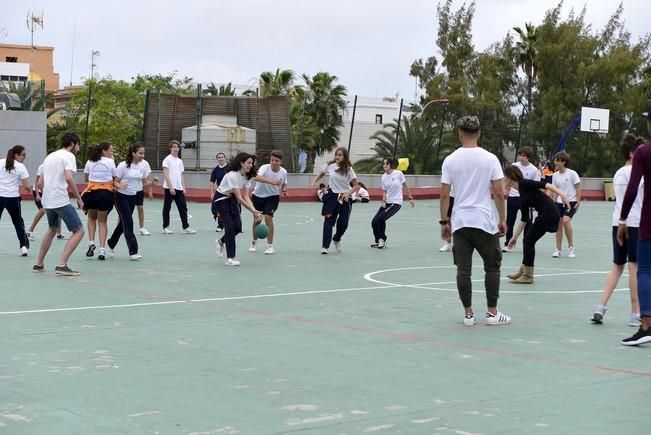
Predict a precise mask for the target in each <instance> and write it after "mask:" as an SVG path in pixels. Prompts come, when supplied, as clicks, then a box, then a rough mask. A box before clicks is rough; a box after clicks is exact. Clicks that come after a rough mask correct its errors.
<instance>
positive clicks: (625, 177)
mask: <svg viewBox="0 0 651 435" xmlns="http://www.w3.org/2000/svg"><path fill="white" fill-rule="evenodd" d="M642 144H644V139H642V138H639V137H636V136H634V135H632V134H627V135H626V136H624V138H623V139H622V142H621V143H620V145H619V147H620V150H621V152H622V156H623V157H624V159H625V160H626V164H625V165H624V166H622V167H621V168H619V169H618V170H617V172H615V176H614V177H613V189H614V190H615V209H614V210H613V220H612V235H613V237H612V238H613V268H612V270H611V271H610V273H609V274H608V277H607V278H606V283H605V284H604V291H603V293H601V298H600V299H599V304H598V305H597V306H596V307H595V309H594V313H593V315H592V319H591V320H592V321H593V322H594V323H597V324H600V323H602V321H603V318H604V316H605V315H606V311H608V308H606V305H607V304H608V301H609V300H610V297H611V296H612V294H613V292H614V291H615V287H616V286H617V283H618V282H619V278H621V276H622V274H623V273H624V266H625V265H626V263H627V262H628V288H629V291H630V296H631V315H630V317H629V320H628V324H629V326H635V327H639V326H640V324H641V319H640V303H639V300H638V297H637V244H638V240H639V238H640V232H639V230H640V228H639V227H640V218H641V216H642V200H643V198H644V183H645V182H646V181H648V180H644V181H641V182H640V184H639V186H638V191H637V197H636V198H635V202H634V203H633V207H632V208H631V211H630V212H629V214H628V217H627V218H626V227H627V228H628V237H627V238H625V239H624V243H623V244H622V245H620V244H619V243H618V242H617V227H618V226H619V217H620V214H621V211H622V203H623V202H624V194H625V193H626V188H627V187H628V181H629V180H630V178H631V170H632V169H633V154H634V153H635V150H636V149H637V147H638V146H640V145H642Z"/></svg>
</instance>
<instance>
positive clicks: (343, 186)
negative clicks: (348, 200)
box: [321, 163, 357, 193]
mask: <svg viewBox="0 0 651 435" xmlns="http://www.w3.org/2000/svg"><path fill="white" fill-rule="evenodd" d="M337 169H339V165H338V164H336V163H330V164H329V165H325V166H323V169H322V170H321V171H322V172H323V173H325V174H326V175H327V176H328V177H329V178H330V182H329V185H330V189H332V191H333V192H334V193H344V192H348V191H349V190H350V182H351V181H353V180H354V179H355V178H357V175H355V171H353V168H352V167H350V168H348V172H347V173H346V174H345V175H341V174H340V173H339V172H337Z"/></svg>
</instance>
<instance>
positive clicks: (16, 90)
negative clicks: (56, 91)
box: [0, 80, 52, 116]
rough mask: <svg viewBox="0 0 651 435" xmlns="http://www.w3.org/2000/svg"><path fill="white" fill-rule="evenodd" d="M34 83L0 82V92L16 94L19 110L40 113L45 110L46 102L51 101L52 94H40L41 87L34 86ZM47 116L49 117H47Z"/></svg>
mask: <svg viewBox="0 0 651 435" xmlns="http://www.w3.org/2000/svg"><path fill="white" fill-rule="evenodd" d="M34 83H35V82H32V81H29V80H28V81H26V82H10V81H0V92H9V93H11V94H16V95H17V96H18V98H19V99H20V105H21V110H31V111H36V112H40V111H42V110H45V106H46V104H47V102H48V101H50V100H51V99H52V94H45V95H42V94H41V86H43V85H39V86H36V85H35V84H34ZM48 116H49V115H48Z"/></svg>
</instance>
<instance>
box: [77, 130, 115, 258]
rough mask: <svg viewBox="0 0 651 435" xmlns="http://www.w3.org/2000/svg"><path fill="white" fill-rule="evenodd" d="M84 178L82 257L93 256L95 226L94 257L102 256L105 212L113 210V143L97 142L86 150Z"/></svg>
mask: <svg viewBox="0 0 651 435" xmlns="http://www.w3.org/2000/svg"><path fill="white" fill-rule="evenodd" d="M84 181H86V183H88V184H87V185H86V189H85V190H84V191H83V192H82V194H81V199H83V200H84V211H85V212H86V213H87V214H88V224H87V225H88V249H87V250H86V257H89V258H90V257H92V256H94V255H95V230H96V229H98V227H99V251H98V253H97V259H98V260H105V259H106V238H107V237H108V215H109V213H110V212H111V210H113V200H114V192H115V187H116V186H115V185H114V183H115V161H114V160H113V145H112V144H111V143H110V142H100V143H99V144H97V145H95V146H94V147H93V149H92V150H91V152H90V157H89V159H88V161H87V162H86V166H85V167H84Z"/></svg>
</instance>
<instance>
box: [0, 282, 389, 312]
mask: <svg viewBox="0 0 651 435" xmlns="http://www.w3.org/2000/svg"><path fill="white" fill-rule="evenodd" d="M395 287H402V286H400V285H382V286H375V287H353V288H339V289H331V290H307V291H299V292H287V293H268V294H261V295H248V296H226V297H221V298H205V299H186V300H174V301H159V302H141V303H136V304H118V305H96V306H85V307H67V308H45V309H40V310H20V311H0V316H8V315H12V314H35V313H56V312H62V311H63V312H65V311H85V310H107V309H113V308H134V307H148V306H154V305H173V304H192V303H203V302H220V301H237V300H243V299H262V298H276V297H282V296H302V295H315V294H322V293H342V292H353V291H364V290H378V289H386V288H395Z"/></svg>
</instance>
